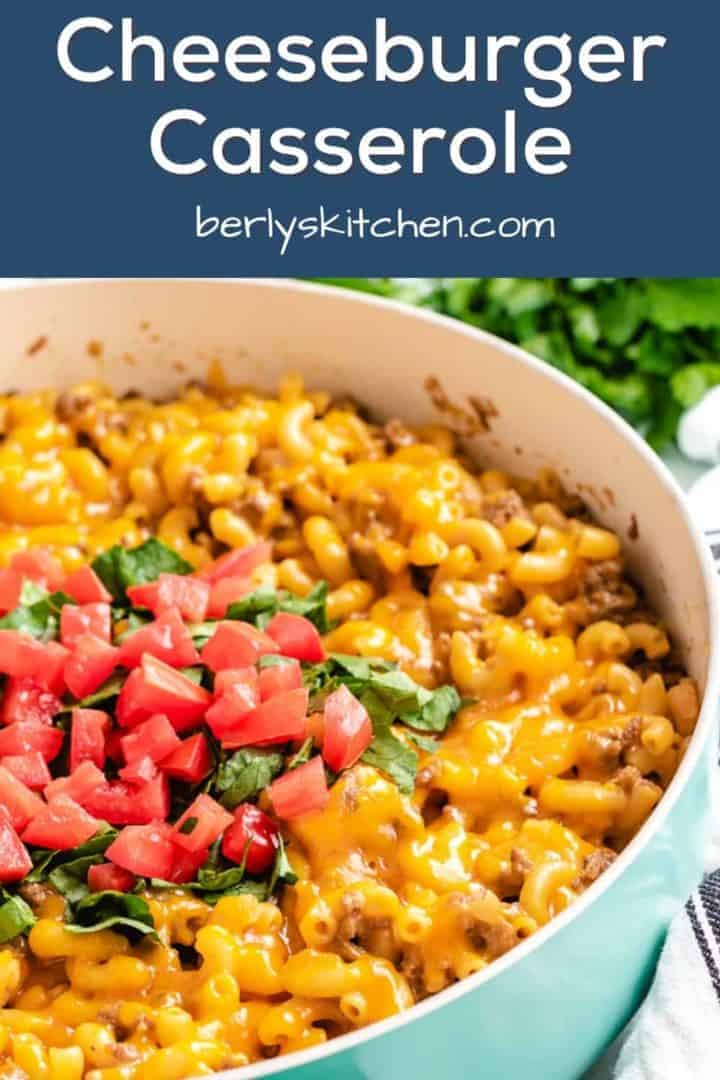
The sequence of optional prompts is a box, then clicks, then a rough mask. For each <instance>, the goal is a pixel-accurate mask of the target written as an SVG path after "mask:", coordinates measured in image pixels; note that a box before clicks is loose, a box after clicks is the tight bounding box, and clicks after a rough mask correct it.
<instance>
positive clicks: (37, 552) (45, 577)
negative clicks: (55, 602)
mask: <svg viewBox="0 0 720 1080" xmlns="http://www.w3.org/2000/svg"><path fill="white" fill-rule="evenodd" d="M10 569H11V570H16V571H17V572H18V573H19V574H22V576H23V577H26V578H28V579H29V580H30V581H34V582H36V583H37V584H38V585H42V586H43V587H44V588H46V589H48V590H49V591H50V592H54V591H55V590H56V589H61V588H62V586H63V583H64V579H65V574H64V573H63V569H62V567H61V566H60V563H59V562H58V561H57V559H55V558H53V556H52V555H51V554H50V552H49V551H48V549H47V548H43V547H37V548H32V549H31V550H30V551H18V552H16V554H15V555H13V557H12V559H11V560H10Z"/></svg>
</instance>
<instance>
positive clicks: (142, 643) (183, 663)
mask: <svg viewBox="0 0 720 1080" xmlns="http://www.w3.org/2000/svg"><path fill="white" fill-rule="evenodd" d="M145 654H149V655H150V656H155V657H157V659H158V660H162V661H163V662H164V663H166V664H169V665H170V667H176V668H177V667H190V665H191V664H196V663H197V662H198V660H199V659H200V657H199V655H198V651H197V649H196V648H195V646H194V645H193V640H192V637H191V636H190V631H189V630H188V628H187V626H186V625H185V623H184V622H183V621H182V618H181V617H180V612H179V611H178V609H177V608H169V609H168V610H167V611H164V612H163V613H162V615H159V616H158V618H157V619H154V620H153V621H152V622H150V623H147V625H146V626H141V627H140V629H139V630H136V631H135V632H134V633H133V634H130V636H129V637H127V638H125V640H124V641H123V643H122V645H121V646H120V663H121V664H122V665H123V666H124V667H127V668H134V667H137V666H138V664H139V663H140V661H141V660H142V658H143V656H144V655H145Z"/></svg>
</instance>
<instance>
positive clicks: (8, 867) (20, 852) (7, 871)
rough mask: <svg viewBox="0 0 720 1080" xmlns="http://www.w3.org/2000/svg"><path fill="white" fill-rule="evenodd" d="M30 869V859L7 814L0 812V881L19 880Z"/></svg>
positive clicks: (3, 882)
mask: <svg viewBox="0 0 720 1080" xmlns="http://www.w3.org/2000/svg"><path fill="white" fill-rule="evenodd" d="M31 870H32V861H31V859H30V856H29V855H28V853H27V849H26V848H25V845H24V844H23V842H22V840H21V839H20V837H19V836H18V834H17V833H16V832H15V829H14V828H13V827H12V825H11V823H10V821H9V820H8V818H7V815H6V814H4V813H0V882H2V884H3V885H4V884H5V883H6V882H8V881H20V880H21V879H22V878H24V877H25V875H26V874H29V873H30V871H31Z"/></svg>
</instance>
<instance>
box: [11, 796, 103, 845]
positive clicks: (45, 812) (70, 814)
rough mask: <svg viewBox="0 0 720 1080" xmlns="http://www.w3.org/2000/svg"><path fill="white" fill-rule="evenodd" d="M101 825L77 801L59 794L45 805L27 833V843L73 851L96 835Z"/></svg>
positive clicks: (27, 829)
mask: <svg viewBox="0 0 720 1080" xmlns="http://www.w3.org/2000/svg"><path fill="white" fill-rule="evenodd" d="M100 827H101V823H100V822H99V821H97V820H96V819H95V818H94V817H91V816H90V814H88V813H86V812H85V810H83V808H82V806H79V805H78V804H77V803H76V802H75V800H74V799H71V798H69V796H67V795H57V796H56V797H55V798H54V799H53V800H52V801H51V802H49V803H48V804H47V805H44V806H43V807H42V809H41V810H39V811H38V813H37V814H36V815H35V816H34V817H33V819H32V821H31V822H30V823H29V825H27V827H26V828H25V830H24V831H23V834H22V838H23V840H24V841H25V843H26V844H34V845H35V846H36V847H43V848H50V849H52V850H53V851H69V850H70V849H71V848H75V847H78V846H79V845H80V844H84V843H85V842H86V841H87V840H89V839H90V837H91V836H94V835H95V833H96V832H98V830H99V829H100Z"/></svg>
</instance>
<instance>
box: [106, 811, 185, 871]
mask: <svg viewBox="0 0 720 1080" xmlns="http://www.w3.org/2000/svg"><path fill="white" fill-rule="evenodd" d="M176 850H177V849H176V847H175V844H174V843H173V841H172V829H171V827H170V826H169V825H167V824H166V823H165V822H164V821H154V822H153V823H152V824H150V825H128V827H127V828H126V829H123V831H122V832H121V833H120V835H119V836H118V837H116V838H115V840H113V842H112V844H111V845H110V847H109V848H108V849H107V851H106V852H105V858H106V859H108V860H109V861H110V862H112V863H114V864H115V865H116V866H121V867H122V868H123V870H129V871H130V873H131V874H137V876H138V877H155V878H162V880H163V881H168V880H169V879H170V874H171V873H172V867H173V862H174V860H175V852H176Z"/></svg>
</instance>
